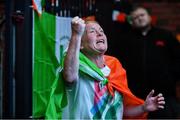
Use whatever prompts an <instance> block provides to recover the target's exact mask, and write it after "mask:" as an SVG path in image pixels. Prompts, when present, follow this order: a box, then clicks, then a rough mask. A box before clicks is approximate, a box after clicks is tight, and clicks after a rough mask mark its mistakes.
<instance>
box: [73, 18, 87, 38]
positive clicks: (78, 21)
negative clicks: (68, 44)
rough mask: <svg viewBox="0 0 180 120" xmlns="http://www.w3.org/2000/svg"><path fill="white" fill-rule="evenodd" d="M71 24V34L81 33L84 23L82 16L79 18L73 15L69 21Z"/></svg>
mask: <svg viewBox="0 0 180 120" xmlns="http://www.w3.org/2000/svg"><path fill="white" fill-rule="evenodd" d="M71 25H72V33H73V34H78V35H81V36H82V35H83V33H84V30H85V26H86V25H85V21H84V20H83V19H82V18H79V17H78V16H76V17H74V18H73V19H72V21H71Z"/></svg>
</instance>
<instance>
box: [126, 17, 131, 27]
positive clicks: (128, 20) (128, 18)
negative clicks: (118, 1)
mask: <svg viewBox="0 0 180 120" xmlns="http://www.w3.org/2000/svg"><path fill="white" fill-rule="evenodd" d="M126 19H127V22H128V23H129V24H130V25H132V17H131V16H130V15H128V16H127V18H126Z"/></svg>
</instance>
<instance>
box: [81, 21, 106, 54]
mask: <svg viewBox="0 0 180 120" xmlns="http://www.w3.org/2000/svg"><path fill="white" fill-rule="evenodd" d="M81 50H82V51H84V52H88V53H91V54H104V53H105V52H106V50H107V38H106V35H105V34H104V31H103V29H102V28H101V26H100V25H99V24H98V23H96V22H90V23H87V24H86V29H85V33H84V35H83V37H82V44H81Z"/></svg>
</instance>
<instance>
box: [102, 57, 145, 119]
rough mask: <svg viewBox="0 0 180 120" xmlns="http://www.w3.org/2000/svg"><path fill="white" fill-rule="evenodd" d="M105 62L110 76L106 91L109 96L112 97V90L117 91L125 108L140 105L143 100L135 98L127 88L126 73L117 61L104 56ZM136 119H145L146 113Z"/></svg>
mask: <svg viewBox="0 0 180 120" xmlns="http://www.w3.org/2000/svg"><path fill="white" fill-rule="evenodd" d="M105 61H106V64H107V66H108V67H109V68H110V69H111V74H110V76H109V77H108V80H109V81H108V90H109V91H110V93H111V95H114V90H117V91H119V92H120V93H121V94H122V95H123V104H124V106H125V107H126V106H129V107H130V106H137V105H142V104H143V103H144V100H142V99H140V98H137V97H136V96H135V95H133V94H132V92H131V91H130V89H129V88H128V83H127V76H126V71H125V69H124V68H123V67H122V65H121V63H120V62H119V60H118V59H116V58H115V57H111V56H105ZM125 109H126V108H125ZM126 118H127V117H126ZM133 118H134V117H133ZM136 118H137V119H146V118H147V113H144V114H142V115H140V116H137V117H136Z"/></svg>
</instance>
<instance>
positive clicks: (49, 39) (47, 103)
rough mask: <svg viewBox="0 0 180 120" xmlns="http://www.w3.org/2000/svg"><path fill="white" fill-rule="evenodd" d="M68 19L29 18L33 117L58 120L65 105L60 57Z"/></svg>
mask: <svg viewBox="0 0 180 120" xmlns="http://www.w3.org/2000/svg"><path fill="white" fill-rule="evenodd" d="M70 22H71V18H65V17H56V16H54V15H51V14H48V13H46V12H43V13H42V14H41V17H39V16H38V14H37V13H34V18H33V117H34V118H44V117H45V118H60V117H61V111H60V110H61V108H62V107H64V106H65V105H66V104H67V103H66V96H65V94H64V93H65V92H64V84H63V81H61V80H60V79H61V77H62V76H61V74H60V71H61V70H62V66H61V61H62V60H61V58H62V57H61V56H62V54H63V52H64V51H65V49H66V47H67V45H68V42H69V38H70V35H71V24H70Z"/></svg>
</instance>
